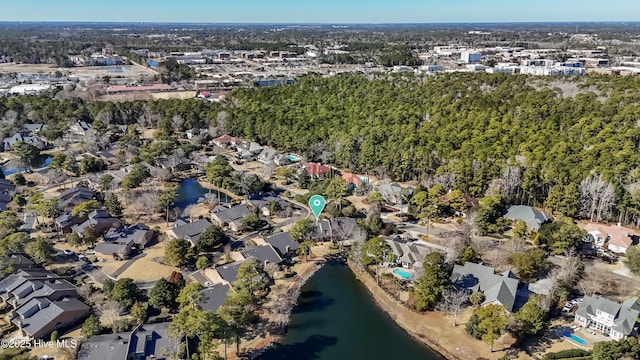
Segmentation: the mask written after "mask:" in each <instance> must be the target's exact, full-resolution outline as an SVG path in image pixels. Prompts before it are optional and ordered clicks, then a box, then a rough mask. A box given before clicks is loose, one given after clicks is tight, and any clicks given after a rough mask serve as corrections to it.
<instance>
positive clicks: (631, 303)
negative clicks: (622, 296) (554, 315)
mask: <svg viewBox="0 0 640 360" xmlns="http://www.w3.org/2000/svg"><path fill="white" fill-rule="evenodd" d="M639 310H640V305H639V304H638V298H637V297H634V298H631V299H629V300H627V301H625V302H624V303H622V304H619V303H617V302H615V301H611V300H609V299H606V298H604V297H602V296H599V295H594V296H585V298H584V300H583V301H582V303H581V304H580V307H579V308H578V311H576V318H575V322H576V323H577V324H578V325H580V326H582V327H584V328H587V329H592V330H595V331H596V333H598V334H602V335H605V336H609V337H611V339H613V340H620V339H626V338H627V337H628V336H631V335H634V334H636V333H637V331H638V328H637V326H636V322H637V319H638V316H639V315H640V311H639Z"/></svg>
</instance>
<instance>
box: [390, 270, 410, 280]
mask: <svg viewBox="0 0 640 360" xmlns="http://www.w3.org/2000/svg"><path fill="white" fill-rule="evenodd" d="M393 273H394V274H396V275H398V276H400V277H401V278H403V279H405V280H411V279H413V274H412V273H410V272H408V271H406V270H403V269H393Z"/></svg>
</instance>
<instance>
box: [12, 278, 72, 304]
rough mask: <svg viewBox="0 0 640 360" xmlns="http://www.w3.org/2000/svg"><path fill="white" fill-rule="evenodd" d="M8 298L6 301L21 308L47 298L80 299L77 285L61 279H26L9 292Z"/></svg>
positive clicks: (55, 299)
mask: <svg viewBox="0 0 640 360" xmlns="http://www.w3.org/2000/svg"><path fill="white" fill-rule="evenodd" d="M7 296H8V298H7V299H6V300H5V301H6V302H8V303H9V304H11V305H12V306H13V308H14V309H17V308H19V307H20V306H22V305H24V304H25V303H26V302H28V301H29V300H31V299H33V298H47V299H49V300H52V301H58V300H61V299H63V298H79V297H80V295H79V294H78V292H77V291H76V287H75V285H73V284H71V283H70V282H69V281H67V280H65V279H61V278H45V279H26V280H25V281H24V282H22V283H21V284H20V285H19V286H17V287H15V288H13V289H11V290H10V292H7Z"/></svg>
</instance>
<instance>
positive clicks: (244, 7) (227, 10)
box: [0, 0, 640, 24]
mask: <svg viewBox="0 0 640 360" xmlns="http://www.w3.org/2000/svg"><path fill="white" fill-rule="evenodd" d="M638 20H640V1H629V0H608V1H606V2H604V1H601V0H600V1H595V0H582V1H579V0H537V1H531V2H521V1H513V0H510V1H506V0H483V1H479V0H447V1H444V0H396V1H382V0H317V1H313V2H309V1H294V0H272V1H266V0H235V1H231V0H227V1H219V0H181V1H177V0H171V1H170V0H154V1H146V0H144V1H143V0H126V1H125V0H110V1H100V2H98V1H86V0H83V1H80V0H22V1H9V0H7V1H4V3H3V4H2V5H0V21H25V22H30V21H87V22H179V23H180V22H182V23H189V22H193V23H328V24H331V23H451V22H462V23H464V22H471V23H474V22H564V21H585V22H589V21H601V22H605V21H614V22H618V21H620V22H625V21H638Z"/></svg>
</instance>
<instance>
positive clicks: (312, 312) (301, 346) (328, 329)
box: [259, 263, 443, 360]
mask: <svg viewBox="0 0 640 360" xmlns="http://www.w3.org/2000/svg"><path fill="white" fill-rule="evenodd" d="M259 359H261V360H276V359H278V360H280V359H291V360H294V359H295V360H311V359H314V360H339V359H367V360H390V359H425V360H432V359H433V360H435V359H438V360H441V359H443V358H442V357H441V356H440V355H439V354H437V353H436V352H434V351H432V350H431V349H429V348H428V347H427V346H425V345H423V344H422V343H419V342H418V341H415V340H414V339H413V338H411V337H410V336H409V335H408V334H407V333H406V332H404V330H402V329H401V328H400V327H399V326H397V325H396V324H395V323H394V322H393V320H392V319H391V318H390V317H389V316H388V315H387V314H386V313H385V312H384V311H382V310H381V309H380V308H379V307H378V306H377V305H376V304H375V303H374V301H373V300H372V298H371V296H370V295H369V293H368V291H367V289H366V288H365V287H364V285H362V283H360V281H358V280H357V279H356V277H355V275H354V274H353V273H352V272H351V270H350V269H349V268H348V267H346V266H344V265H340V264H337V263H329V264H327V265H325V266H324V267H323V268H322V269H320V270H318V271H317V272H316V273H315V275H313V277H312V278H311V279H309V281H308V282H307V283H306V284H305V285H304V286H303V288H302V291H301V295H300V299H299V303H298V306H297V307H296V309H295V310H294V312H293V315H292V317H291V322H290V324H289V330H288V332H287V334H286V335H285V337H284V338H283V339H282V341H281V344H279V345H276V346H275V347H274V348H271V349H269V350H267V351H266V352H265V353H264V354H263V355H262V356H261V357H260V358H259Z"/></svg>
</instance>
